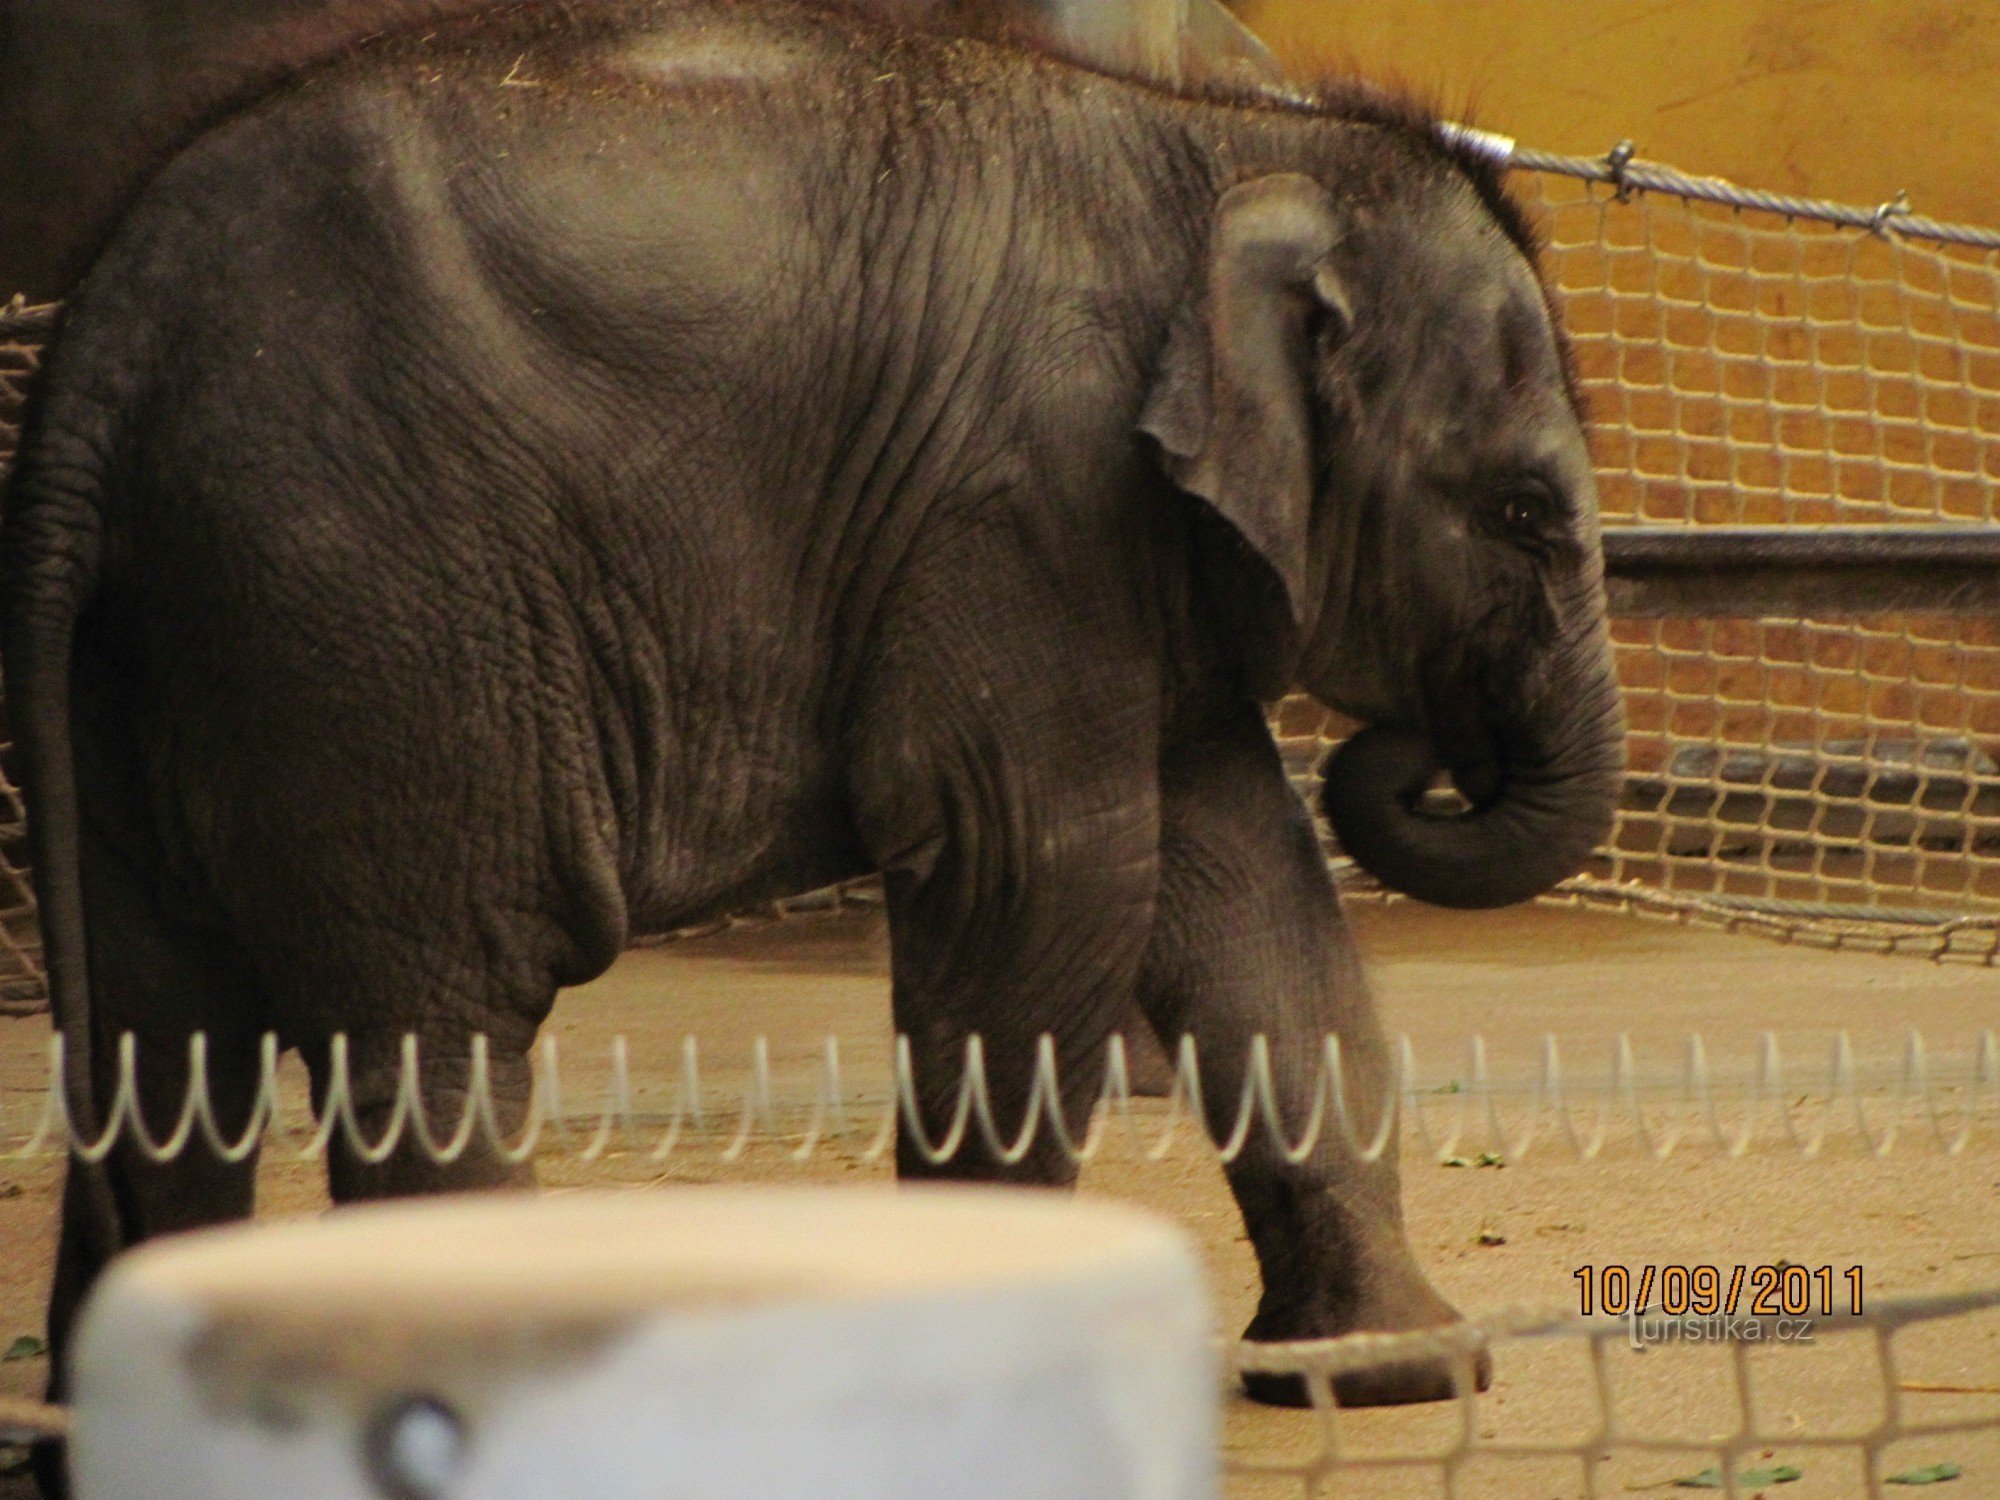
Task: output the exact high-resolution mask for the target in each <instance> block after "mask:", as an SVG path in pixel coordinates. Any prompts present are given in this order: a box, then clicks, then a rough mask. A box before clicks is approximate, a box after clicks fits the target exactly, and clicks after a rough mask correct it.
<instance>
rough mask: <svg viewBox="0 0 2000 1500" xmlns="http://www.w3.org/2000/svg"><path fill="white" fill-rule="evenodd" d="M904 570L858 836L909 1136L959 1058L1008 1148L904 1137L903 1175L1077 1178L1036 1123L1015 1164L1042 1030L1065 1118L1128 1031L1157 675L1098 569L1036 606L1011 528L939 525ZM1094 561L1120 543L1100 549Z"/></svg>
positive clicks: (1145, 877)
mask: <svg viewBox="0 0 2000 1500" xmlns="http://www.w3.org/2000/svg"><path fill="white" fill-rule="evenodd" d="M938 544H939V546H940V548H941V549H942V550H944V552H945V555H944V556H941V557H939V556H933V557H930V558H926V559H923V560H922V563H923V566H919V565H918V564H917V563H915V562H913V564H912V566H911V567H910V568H909V569H908V570H907V571H908V574H909V576H910V577H911V578H912V579H918V580H923V579H928V580H932V581H935V580H938V579H944V580H948V582H947V583H946V584H944V585H942V586H937V587H933V588H929V589H921V588H913V589H912V590H911V597H910V598H908V599H907V600H906V601H901V603H902V604H903V605H904V606H905V607H907V609H908V613H907V614H904V613H902V611H901V609H892V610H891V611H889V612H888V622H887V623H886V624H885V626H884V627H883V629H882V630H881V632H880V634H881V636H882V638H883V640H884V641H885V643H886V645H885V648H884V650H883V651H882V653H881V656H880V658H879V659H878V661H877V662H876V664H875V674H874V677H873V679H872V680H871V681H870V682H869V684H868V685H867V688H866V690H865V692H864V694H863V698H862V710H863V711H862V713H861V715H860V716H859V719H858V723H859V725H860V728H859V731H858V734H857V738H856V744H855V753H854V756H853V761H852V772H851V774H852V775H853V777H854V785H853V797H854V806H855V810H856V814H857V821H858V824H859V826H860V829H861V832H862V835H863V839H864V841H865V843H866V845H867V847H868V851H869V853H870V855H871V857H872V858H873V859H874V861H875V862H876V863H877V865H878V866H879V867H880V868H882V869H883V870H884V872H885V877H886V882H887V889H888V904H889V925H890V945H891V960H892V968H893V973H894V1010H895V1021H896V1029H897V1031H898V1032H899V1034H901V1035H902V1036H903V1037H905V1038H906V1039H907V1041H908V1045H909V1048H910V1061H911V1065H912V1070H913V1074H914V1082H915V1097H916V1102H917V1105H918V1109H917V1113H918V1115H919V1117H920V1120H921V1125H922V1134H923V1135H924V1136H925V1137H926V1138H928V1141H929V1142H930V1144H931V1145H932V1146H942V1145H943V1144H944V1143H945V1140H946V1137H947V1133H948V1132H949V1130H950V1128H951V1122H952V1119H953V1116H954V1113H955V1110H956V1105H957V1101H958V1099H959V1095H960V1085H961V1080H962V1076H963V1071H964V1064H965V1056H966V1044H967V1041H968V1039H970V1038H972V1037H974V1036H976V1037H978V1039H979V1041H980V1044H981V1046H982V1048H983V1051H984V1060H983V1069H982V1073H983V1077H984V1080H985V1084H986V1091H987V1097H988V1099H989V1100H990V1102H991V1106H992V1111H991V1112H992V1119H993V1124H994V1125H995V1127H996V1131H995V1133H996V1134H997V1135H998V1137H999V1138H1000V1139H999V1144H1000V1145H1001V1146H1002V1148H1003V1149H1002V1150H1001V1151H998V1152H996V1151H995V1150H994V1149H993V1143H992V1142H990V1141H989V1140H988V1139H987V1138H986V1135H985V1134H984V1133H983V1132H982V1131H981V1129H980V1125H979V1123H978V1121H977V1120H976V1119H974V1120H973V1121H971V1122H970V1123H968V1125H967V1131H968V1133H967V1135H966V1137H965V1139H964V1142H963V1144H962V1145H961V1147H960V1149H958V1150H957V1151H956V1152H954V1153H952V1154H951V1156H950V1158H949V1159H948V1160H943V1161H937V1160H932V1159H931V1158H930V1156H929V1154H928V1153H927V1152H926V1151H925V1150H924V1149H923V1147H922V1145H921V1144H920V1142H919V1140H918V1138H917V1132H916V1131H913V1130H912V1129H910V1128H909V1122H908V1121H907V1120H906V1121H905V1122H904V1129H903V1130H902V1132H901V1134H900V1136H899V1138H898V1144H897V1158H896V1159H897V1167H898V1170H899V1172H900V1173H901V1175H902V1176H904V1177H905V1178H965V1179H979V1180H997V1181H1010V1182H1023V1183H1040V1184H1066V1183H1069V1182H1072V1181H1073V1180H1074V1179H1075V1176H1076V1170H1077V1169H1076V1164H1075V1162H1074V1161H1073V1160H1072V1159H1071V1156H1070V1153H1069V1152H1068V1151H1067V1150H1066V1149H1065V1148H1064V1146H1063V1143H1062V1142H1061V1140H1060V1138H1059V1134H1058V1132H1057V1130H1056V1129H1054V1128H1053V1127H1052V1125H1051V1122H1050V1120H1049V1119H1048V1118H1043V1119H1042V1120H1040V1121H1039V1123H1038V1124H1037V1125H1036V1127H1035V1132H1034V1137H1033V1141H1032V1144H1031V1145H1030V1146H1029V1147H1028V1149H1027V1150H1026V1151H1025V1153H1024V1155H1023V1156H1022V1158H1021V1159H1020V1160H1018V1161H1015V1162H1009V1161H1007V1160H1006V1159H1005V1158H1006V1156H1007V1155H1008V1154H1009V1153H1008V1152H1007V1151H1006V1150H1005V1149H1004V1148H1006V1147H1009V1146H1011V1145H1013V1143H1014V1142H1015V1141H1016V1140H1017V1139H1018V1138H1019V1137H1020V1135H1021V1132H1022V1127H1023V1124H1024V1120H1025V1118H1026V1116H1027V1112H1028V1103H1029V1100H1030V1098H1031V1096H1032V1095H1033V1094H1034V1091H1035V1083H1034V1080H1035V1074H1036V1053H1037V1046H1038V1043H1039V1040H1040V1038H1042V1037H1043V1036H1047V1037H1048V1038H1050V1040H1051V1043H1052V1045H1053V1049H1054V1060H1055V1063H1056V1068H1055V1070H1054V1071H1055V1073H1056V1075H1057V1077H1058V1078H1059V1080H1060V1090H1059V1092H1060V1099H1059V1100H1058V1101H1057V1103H1058V1104H1059V1111H1057V1113H1058V1114H1059V1117H1060V1119H1061V1120H1062V1121H1063V1122H1064V1123H1065V1124H1066V1125H1067V1127H1068V1128H1069V1129H1070V1130H1071V1131H1072V1132H1080V1131H1081V1130H1082V1129H1084V1127H1085V1126H1086V1125H1087V1123H1088V1117H1089V1108H1090V1104H1091V1101H1092V1100H1093V1099H1094V1098H1095V1097H1096V1095H1097V1092H1098V1090H1099V1088H1100V1087H1101V1085H1102V1083H1103V1076H1104V1060H1105V1049H1106V1045H1107V1039H1108V1037H1109V1035H1110V1033H1111V1031H1112V1029H1113V1027H1114V1025H1116V1024H1117V1023H1118V1022H1119V1021H1120V1020H1123V1019H1126V1018H1127V1017H1129V1016H1130V1015H1131V995H1132V987H1133V985H1134V983H1135V981H1136V978H1137V974H1138V966H1139V959H1140V956H1141V954H1142V953H1143V951H1144V947H1145V941H1146V934H1147V933H1148V931H1149V930H1150V929H1151V926H1152V915H1153V884H1154V879H1155V874H1156V861H1157V854H1158V846H1159V831H1158V819H1157V803H1156V800H1155V791H1154V781H1155V776H1156V774H1157V764H1158V749H1157V746H1158V727H1157V709H1156V707H1155V705H1156V704H1157V701H1158V692H1159V690H1158V686H1157V681H1156V679H1154V678H1151V677H1149V676H1148V675H1147V674H1148V672H1149V671H1154V672H1156V671H1157V668H1156V666H1154V665H1153V664H1151V663H1149V662H1148V660H1147V659H1146V657H1145V655H1144V651H1145V646H1144V644H1143V642H1140V641H1135V640H1133V639H1132V633H1133V632H1132V627H1131V625H1130V624H1129V623H1128V622H1125V621H1122V620H1121V619H1120V618H1119V616H1118V614H1117V613H1116V610H1117V607H1118V604H1119V601H1118V599H1117V596H1116V595H1115V594H1111V593H1108V592H1107V591H1106V590H1105V589H1104V588H1103V587H1102V585H1101V582H1100V581H1099V580H1098V579H1096V578H1095V577H1091V576H1085V577H1081V578H1078V579H1076V580H1073V581H1063V580H1059V582H1064V583H1065V584H1066V586H1065V587H1063V588H1062V589H1061V590H1060V591H1059V592H1058V593H1057V594H1055V595H1054V596H1051V594H1050V592H1049V588H1050V579H1049V577H1048V573H1049V572H1050V571H1052V570H1053V563H1050V562H1048V561H1046V560H1048V559H1055V560H1066V559H1067V558H1069V557H1071V556H1072V555H1073V556H1075V557H1078V558H1081V559H1086V560H1087V559H1088V558H1090V557H1093V556H1097V555H1100V554H1099V553H1098V552H1096V551H1094V550H1092V549H1093V548H1094V547H1095V546H1096V545H1097V544H1095V543H1093V544H1091V545H1090V546H1085V545H1082V544H1075V545H1056V544H1051V545H1050V546H1048V547H1046V548H1045V549H1043V550H1042V551H1041V552H1040V554H1039V555H1038V558H1039V560H1038V559H1036V558H1027V557H1024V556H1022V555H1021V553H1020V552H1019V551H1018V550H1017V543H1016V539H1015V538H1013V537H1011V536H1009V535H1008V534H1007V533H1006V532H1005V531H1004V529H996V528H977V529H969V530H965V531H948V532H945V533H944V534H943V536H942V537H941V539H940V540H939V543H938ZM1105 545H1109V544H1108V543H1107V544H1105Z"/></svg>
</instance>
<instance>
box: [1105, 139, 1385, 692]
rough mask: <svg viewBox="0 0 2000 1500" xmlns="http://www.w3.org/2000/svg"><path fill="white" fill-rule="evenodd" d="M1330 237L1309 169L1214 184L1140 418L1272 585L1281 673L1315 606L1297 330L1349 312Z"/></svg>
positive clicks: (1175, 474) (1307, 375)
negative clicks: (1206, 235) (1190, 291)
mask: <svg viewBox="0 0 2000 1500" xmlns="http://www.w3.org/2000/svg"><path fill="white" fill-rule="evenodd" d="M1339 238H1340V228H1339V221H1338V219H1337V217H1336V215H1335V211H1334V206H1333V201H1332V199H1331V198H1330V197H1329V196H1328V194H1327V192H1326V190H1325V189H1324V188H1322V187H1321V186H1320V185H1319V184H1318V183H1316V182H1314V181H1313V180H1312V179H1311V178H1310V177H1304V176H1300V175H1297V174H1293V173H1285V174H1280V175H1277V176H1272V177H1262V178H1258V179H1256V180H1254V181H1251V182H1246V183H1241V184H1239V185H1238V186H1236V187H1233V188H1231V189H1230V190H1229V191H1228V192H1226V193H1224V194H1223V196H1222V198H1221V200H1220V202H1218V204H1217V205H1216V216H1215V227H1214V231H1213V234H1212V237H1211V239H1210V242H1209V255H1208V268H1207V279H1206V284H1205V286H1204V287H1203V288H1202V294H1201V297H1200V299H1199V302H1198V303H1194V304H1190V305H1188V306H1186V307H1183V308H1182V309H1181V311H1180V313H1179V315H1178V316H1177V317H1176V318H1175V320H1174V324H1173V327H1172V329H1171V330H1170V332H1169V334H1168V338H1167V347H1166V353H1165V355H1164V357H1163V359H1162V362H1161V369H1160V371H1159V374H1158V376H1157V377H1156V380H1155V383H1154V386H1153V390H1152V394H1151V396H1150V398H1149V399H1148V401H1147V403H1146V409H1145V412H1144V414H1143V415H1142V416H1141V418H1140V424H1139V425H1140V428H1141V430H1142V431H1144V432H1146V433H1148V434H1150V435H1151V436H1152V437H1153V438H1155V439H1157V440H1158V442H1159V444H1160V448H1161V451H1162V458H1163V462H1164V465H1165V467H1166V471H1167V474H1168V476H1169V477H1170V478H1172V479H1173V481H1174V483H1175V484H1177V485H1179V486H1180V488H1182V489H1183V490H1186V491H1187V492H1188V493H1189V494H1191V495H1195V496H1198V497H1199V498H1200V499H1202V500H1204V501H1206V502H1207V503H1208V505H1209V507H1210V508H1211V509H1212V510H1213V511H1214V512H1215V514H1216V515H1218V516H1219V517H1221V518H1222V520H1223V521H1225V522H1226V523H1228V526H1229V527H1230V529H1231V530H1233V531H1234V532H1235V533H1236V535H1237V536H1238V537H1239V538H1240V539H1241V540H1242V541H1243V542H1244V543H1245V544H1247V546H1248V548H1249V550H1250V552H1251V553H1252V554H1254V555H1255V557H1256V558H1257V559H1259V560H1260V562H1261V563H1262V565H1263V566H1264V568H1266V569H1267V570H1268V571H1269V573H1270V575H1271V578H1272V580H1274V582H1275V584H1276V586H1277V589H1278V591H1279V592H1280V593H1281V594H1282V603H1281V604H1280V605H1279V606H1278V608H1277V609H1276V610H1275V611H1271V612H1272V613H1275V614H1276V615H1277V619H1276V620H1274V621H1273V622H1272V624H1273V625H1274V626H1275V627H1276V628H1277V630H1278V632H1279V634H1280V635H1281V636H1282V637H1284V638H1285V644H1284V645H1282V646H1280V647H1279V648H1278V650H1277V652H1276V656H1277V657H1278V658H1281V659H1282V665H1281V666H1280V665H1278V663H1277V662H1274V661H1271V660H1270V659H1269V658H1268V657H1267V664H1266V671H1267V672H1275V673H1277V674H1279V675H1282V673H1284V672H1286V671H1288V670H1289V667H1290V661H1289V658H1290V656H1291V655H1292V654H1293V653H1294V652H1295V651H1296V648H1297V644H1298V642H1299V640H1300V639H1302V638H1303V634H1304V632H1305V630H1306V629H1307V628H1308V627H1309V626H1310V624H1311V616H1312V612H1313V608H1314V601H1312V600H1311V599H1309V598H1308V597H1307V592H1308V580H1307V544H1308V536H1309V531H1310V526H1311V521H1312V508H1313V473H1314V458H1313V419H1312V408H1311V400H1312V392H1313V371H1312V363H1311V361H1312V347H1311V339H1310V337H1309V331H1310V328H1311V325H1312V320H1313V317H1314V315H1315V312H1316V311H1318V312H1319V313H1321V314H1323V315H1327V316H1332V317H1334V318H1336V319H1338V320H1339V321H1340V323H1341V325H1342V326H1343V327H1344V326H1345V325H1346V324H1347V323H1348V322H1349V321H1351V316H1352V314H1351V310H1350V308H1349V306H1348V301H1347V296H1346V293H1345V290H1344V289H1343V287H1342V286H1341V283H1340V279H1339V277H1338V275H1337V273H1336V272H1335V271H1334V269H1333V267H1332V265H1331V264H1330V256H1331V254H1332V252H1333V248H1334V246H1335V244H1336V243H1337V242H1338V241H1339ZM1283 685H1284V684H1279V686H1280V687H1282V686H1283Z"/></svg>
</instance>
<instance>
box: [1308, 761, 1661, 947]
mask: <svg viewBox="0 0 2000 1500" xmlns="http://www.w3.org/2000/svg"><path fill="white" fill-rule="evenodd" d="M1606 738H1607V740H1609V739H1610V738H1612V737H1610V736H1607V737H1606ZM1616 739H1617V742H1618V744H1619V745H1621V746H1622V735H1621V736H1617V737H1616ZM1441 768H1442V765H1441V762H1440V760H1439V757H1438V755H1437V753H1436V751H1435V749H1434V748H1433V747H1432V745H1431V744H1430V742H1429V741H1428V740H1427V739H1426V738H1425V737H1424V736H1423V735H1421V734H1418V733H1416V732H1415V731H1412V730H1405V729H1389V728H1383V727H1370V728H1367V729H1363V730H1362V731H1360V732H1359V733H1358V734H1356V735H1355V736H1354V737H1353V738H1351V739H1350V740H1348V741H1347V743H1346V744H1344V745H1342V746H1341V747H1340V749H1339V750H1338V751H1336V752H1335V754H1334V757H1333V759H1332V760H1331V761H1329V762H1328V764H1327V768H1326V779H1325V785H1324V786H1323V788H1322V790H1321V807H1322V810H1323V811H1324V812H1325V814H1326V817H1327V821H1328V822H1329V823H1330V824H1332V826H1333V831H1334V833H1335V835H1336V836H1337V837H1338V838H1339V840H1340V843H1341V847H1342V848H1343V849H1345V850H1346V852H1347V853H1348V855H1349V856H1350V857H1352V858H1353V860H1354V861H1355V863H1356V864H1358V865H1360V866H1361V867H1362V868H1363V869H1364V870H1367V871H1368V872H1369V873H1370V874H1371V875H1373V876H1375V877H1376V878H1377V879H1378V880H1380V881H1381V882H1382V883H1383V884H1384V885H1385V886H1388V887H1389V888H1390V889H1392V890H1396V891H1400V892H1402V893H1403V894H1405V895H1407V896H1411V897H1414V898H1415V899H1417V900H1419V901H1424V902H1428V903H1429V904H1431V905H1434V906H1444V907H1453V908H1457V909H1461V910H1486V909H1490V908H1493V907H1499V906H1511V905H1514V904H1515V903H1517V902H1521V901H1527V900H1530V899H1532V898H1533V897H1535V896H1539V895H1541V894H1543V893H1544V892H1546V891H1548V890H1549V889H1551V888H1552V887H1554V886H1555V885H1557V884H1559V883H1560V882H1561V881H1563V880H1565V879H1567V878H1568V877H1570V876H1571V875H1574V874H1576V873H1577V872H1578V871H1579V870H1581V869H1583V868H1584V866H1585V865H1586V864H1587V863H1588V862H1589V859H1590V857H1591V855H1592V853H1593V852H1594V851H1595V850H1596V849H1597V847H1598V846H1599V844H1601V843H1602V842H1603V840H1604V839H1605V838H1606V836H1607V835H1608V834H1609V833H1610V832H1611V828H1612V825H1613V822H1614V820H1615V818H1616V813H1617V804H1618V795H1619V790H1620V788H1621V786H1622V784H1623V759H1622V755H1614V754H1611V753H1609V752H1607V753H1605V754H1591V755H1588V756H1584V757H1580V758H1579V759H1578V760H1577V761H1573V762H1571V763H1570V764H1568V765H1562V764H1557V765H1552V766H1551V765H1540V766H1535V767H1533V768H1527V767H1513V766H1508V767H1505V768H1501V769H1498V770H1494V771H1491V772H1490V773H1489V776H1488V777H1486V778H1482V779H1479V780H1476V781H1475V782H1474V784H1473V785H1470V786H1467V785H1465V784H1463V782H1461V784H1460V788H1459V789H1460V791H1461V793H1463V794H1464V795H1465V797H1466V799H1467V801H1468V802H1470V803H1471V808H1470V810H1469V811H1466V812H1462V813H1459V814H1456V815H1440V814H1438V813H1435V812H1432V811H1430V810H1428V809H1426V808H1425V807H1424V806H1423V799H1424V794H1425V792H1426V791H1427V790H1428V789H1429V788H1430V786H1431V783H1432V782H1433V780H1434V779H1435V778H1436V776H1437V774H1438V772H1439V770H1440V769H1441Z"/></svg>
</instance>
